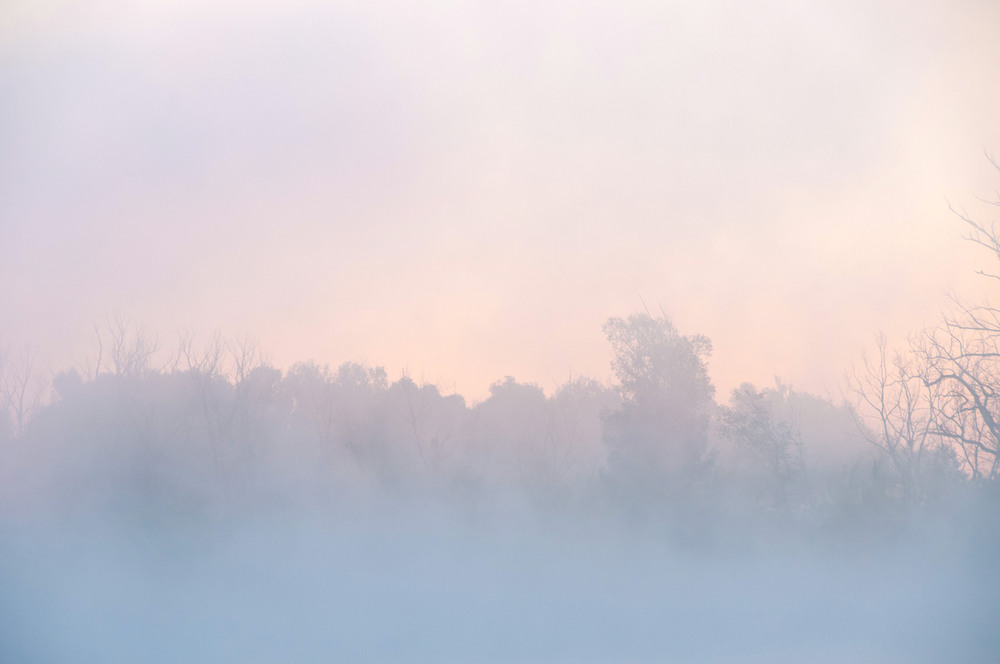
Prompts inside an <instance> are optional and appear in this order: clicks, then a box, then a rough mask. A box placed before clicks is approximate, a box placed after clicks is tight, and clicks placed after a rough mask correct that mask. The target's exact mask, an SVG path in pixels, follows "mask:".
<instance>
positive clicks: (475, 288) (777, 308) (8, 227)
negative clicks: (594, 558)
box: [0, 0, 1000, 400]
mask: <svg viewBox="0 0 1000 664" xmlns="http://www.w3.org/2000/svg"><path fill="white" fill-rule="evenodd" d="M998 25H1000V5H998V4H997V3H995V2H990V1H983V2H973V1H970V0H959V1H951V2H944V1H937V2H934V1H917V2H901V1H900V2H889V1H875V2H872V1H866V2H861V1H855V0H846V1H837V2H832V1H830V2H820V1H814V2H791V1H787V0H786V1H783V2H778V1H775V0H764V1H762V2H755V3H745V2H738V1H736V0H709V1H701V0H699V1H694V0H690V1H685V2H629V1H619V2H603V3H602V2H591V3H581V2H568V1H566V2H560V1H546V0H535V1H532V2H505V3H497V2H471V1H470V2H463V1H460V0H454V1H441V2H431V1H428V2H422V3H408V2H378V1H370V2H363V3H362V2H322V3H321V2H303V1H298V2H296V1H291V2H276V1H275V2H265V1H258V2H235V1H233V2H230V1H223V0H217V1H214V2H213V1H207V0H202V1H199V2H195V1H186V0H178V1H176V2H148V1H147V2H125V1H121V0H105V1H92V2H79V1H74V0H51V1H44V0H42V1H39V0H6V1H5V2H4V3H3V5H2V6H0V348H2V349H6V350H7V352H14V351H19V350H20V349H22V348H33V349H35V350H36V351H37V352H38V354H39V355H40V356H41V357H44V358H45V362H46V365H47V366H48V367H50V368H51V370H53V371H57V370H60V369H64V368H66V367H68V366H73V365H74V364H84V363H86V361H87V358H88V356H89V354H90V353H91V352H92V350H93V348H94V332H93V327H94V325H95V324H101V323H103V322H104V321H107V320H108V319H109V317H113V316H121V317H126V318H129V319H131V320H134V321H138V322H140V323H141V324H143V325H144V326H145V327H146V329H147V330H148V331H149V332H150V334H152V335H153V336H155V337H156V338H157V339H158V340H159V344H160V346H161V347H162V348H163V349H164V353H166V352H168V351H169V350H171V349H173V348H174V347H175V345H176V340H177V336H178V333H179V332H182V331H187V332H193V333H195V334H196V335H199V336H200V337H201V338H207V337H208V336H209V335H211V334H212V333H213V332H214V331H219V332H221V333H222V334H224V335H227V336H230V337H241V336H244V337H250V338H252V339H255V340H256V341H257V342H259V344H260V345H261V346H262V347H263V348H264V349H265V350H266V351H267V352H268V353H269V354H270V356H271V359H272V361H273V362H274V363H276V364H277V365H279V366H283V367H287V366H289V365H290V364H291V363H293V362H295V361H299V360H307V359H313V360H316V361H317V362H320V363H329V364H331V365H334V366H336V365H338V364H340V363H342V362H344V361H361V362H367V363H370V364H378V365H383V366H385V367H386V369H387V371H388V372H389V376H390V378H397V377H399V376H400V375H402V374H404V373H405V374H406V375H409V376H411V377H413V378H414V379H417V380H418V381H428V382H434V383H437V384H438V385H439V386H441V387H442V388H443V390H444V391H457V392H459V393H461V394H463V395H465V396H467V397H468V398H470V399H471V400H476V399H480V398H482V397H483V396H484V395H485V394H487V390H488V386H489V385H490V384H491V383H492V382H494V381H496V380H499V379H501V378H502V377H504V376H506V375H512V376H514V377H515V378H517V379H518V380H521V381H526V382H536V383H538V384H539V385H541V386H543V387H544V388H546V390H547V391H551V390H552V389H553V388H554V387H555V386H557V385H558V384H560V383H562V382H564V381H566V380H567V379H569V378H571V377H573V376H580V375H584V376H592V377H596V378H599V379H606V378H607V377H609V375H610V365H609V362H610V355H609V353H610V351H609V346H608V344H607V342H606V340H605V339H604V337H603V335H602V332H601V325H602V323H603V322H604V321H605V320H606V319H607V318H608V317H610V316H619V315H628V314H629V313H633V312H636V311H641V310H643V308H648V309H649V310H650V311H652V312H653V313H658V312H660V311H663V312H665V313H667V314H668V315H669V316H670V317H671V318H672V319H673V321H674V323H675V324H676V326H677V327H678V329H679V330H680V331H681V332H682V333H685V334H694V333H701V334H705V335H707V336H708V337H710V338H711V339H712V340H713V343H714V353H713V356H712V359H711V362H710V371H711V375H712V376H713V378H714V380H715V382H716V385H717V386H718V388H719V392H720V396H722V395H725V394H726V393H728V391H729V390H730V389H732V388H733V387H734V386H736V385H737V384H739V383H740V382H742V381H752V382H754V383H757V384H769V383H770V382H771V381H772V379H773V377H774V376H779V377H781V378H782V379H783V380H784V381H785V382H787V383H791V384H792V385H793V386H795V387H797V388H800V389H804V390H809V391H813V392H817V393H819V394H821V395H834V396H836V395H839V394H840V390H841V387H840V386H841V382H842V378H843V376H844V373H845V371H847V369H848V368H849V367H850V366H851V365H852V364H853V363H855V362H857V361H858V359H859V358H860V357H861V355H862V353H864V352H865V351H866V349H868V350H870V349H871V348H872V346H873V341H874V338H875V335H876V334H877V333H878V332H879V331H883V332H885V333H886V334H887V335H888V336H889V337H890V339H892V340H895V341H896V342H897V343H899V342H901V341H902V340H903V339H905V338H906V336H907V335H908V334H912V333H914V332H916V331H917V330H919V329H920V328H921V327H923V326H926V325H930V324H933V322H934V320H935V318H936V317H937V315H938V312H939V311H940V310H941V308H942V307H944V306H946V303H947V296H948V294H949V293H953V292H954V293H958V294H961V295H963V296H969V297H980V296H988V295H989V291H990V289H991V288H992V285H991V284H990V283H987V282H986V280H983V279H982V278H980V277H976V275H975V274H974V272H975V270H976V269H977V268H981V267H989V265H990V262H989V259H990V257H989V256H986V255H983V254H982V253H981V252H977V251H976V249H975V248H974V247H972V246H971V245H969V244H968V243H965V242H963V240H962V238H961V235H962V232H963V231H962V224H961V222H960V221H959V220H958V219H957V218H956V217H955V216H954V215H953V214H951V213H950V212H949V209H948V206H949V202H950V203H952V204H953V205H955V206H956V207H962V206H964V207H965V208H966V209H967V210H968V211H969V213H970V214H972V216H974V217H976V218H978V219H982V220H985V221H988V220H989V219H991V218H996V217H997V216H1000V215H997V214H996V213H997V210H996V208H991V207H990V206H987V205H985V204H984V203H982V202H981V201H980V200H978V198H977V197H990V196H993V193H992V192H994V190H996V189H998V188H1000V174H998V173H997V172H996V171H995V170H993V168H992V167H991V166H990V164H989V163H988V161H987V160H986V159H985V158H984V151H995V152H997V153H1000V123H998V122H997V118H998V117H1000V88H998V87H997V86H996V85H995V79H996V72H997V67H998V65H1000V40H998V39H997V38H996V27H997V26H998ZM991 215H992V217H991Z"/></svg>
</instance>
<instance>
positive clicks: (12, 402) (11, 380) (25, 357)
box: [0, 348, 45, 438]
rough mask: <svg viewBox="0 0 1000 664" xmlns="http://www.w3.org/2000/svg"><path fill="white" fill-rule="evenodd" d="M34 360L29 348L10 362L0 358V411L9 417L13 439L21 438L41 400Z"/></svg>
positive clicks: (40, 384)
mask: <svg viewBox="0 0 1000 664" xmlns="http://www.w3.org/2000/svg"><path fill="white" fill-rule="evenodd" d="M36 360H37V356H36V354H35V352H34V351H33V350H32V349H30V348H25V349H24V350H23V351H22V352H21V353H19V354H17V355H16V356H13V357H10V358H7V357H5V356H3V355H2V354H0V410H3V411H4V413H5V414H6V415H7V416H8V417H10V419H11V424H12V426H13V433H14V436H15V437H16V438H21V437H22V436H23V435H24V430H25V427H26V426H27V424H28V421H29V420H30V419H31V417H32V416H33V415H34V414H35V413H36V412H37V411H38V409H39V408H40V407H41V406H42V402H43V400H44V397H45V385H44V384H43V382H42V381H41V379H40V378H39V375H38V372H37V371H36V370H35V365H36Z"/></svg>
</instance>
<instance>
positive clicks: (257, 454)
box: [0, 162, 1000, 538]
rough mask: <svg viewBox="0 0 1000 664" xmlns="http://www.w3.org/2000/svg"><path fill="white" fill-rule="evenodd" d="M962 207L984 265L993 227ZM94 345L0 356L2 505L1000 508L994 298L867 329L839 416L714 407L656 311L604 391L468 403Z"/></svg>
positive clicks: (722, 513) (614, 351) (683, 339)
mask: <svg viewBox="0 0 1000 664" xmlns="http://www.w3.org/2000/svg"><path fill="white" fill-rule="evenodd" d="M994 166H997V164H996V163H995V162H994ZM997 168H998V171H1000V166H997ZM995 204H996V205H1000V200H998V201H996V202H995ZM957 216H958V217H959V218H960V219H961V221H962V222H963V223H964V225H965V228H966V229H967V231H968V233H969V234H968V236H967V238H968V239H969V240H970V241H971V242H973V243H975V244H977V245H979V246H981V247H983V248H984V249H986V250H987V251H988V252H990V254H991V256H992V257H994V258H996V259H998V260H1000V235H998V231H997V229H996V228H995V226H993V225H988V224H984V223H981V222H978V221H976V220H973V219H971V218H969V217H968V216H967V215H965V214H964V213H961V212H958V213H957ZM983 274H984V275H985V276H986V277H988V278H998V277H997V275H995V274H992V273H990V272H988V271H984V272H983ZM96 332H97V334H96V344H95V345H96V349H95V353H94V357H93V359H92V362H91V365H90V366H89V367H88V368H87V369H85V370H77V369H74V370H70V371H67V372H63V373H59V374H57V375H55V376H54V377H53V379H52V380H51V386H48V385H47V384H44V383H43V382H42V381H41V380H40V379H39V375H38V372H37V371H33V362H32V355H31V354H30V353H23V354H21V355H16V354H15V355H9V354H8V355H4V356H3V357H2V358H0V360H2V362H0V405H2V408H0V449H2V454H0V473H2V477H0V479H2V483H0V492H2V493H3V501H2V503H0V504H2V505H3V509H4V510H10V511H13V512H16V511H19V510H22V509H25V508H28V509H35V508H37V509H56V510H62V509H71V510H72V509H80V508H82V507H85V506H88V505H90V506H94V507H96V508H99V509H102V510H103V509H109V508H110V509H112V510H113V511H114V510H123V511H125V512H137V513H140V514H144V513H147V512H148V511H152V512H164V513H176V514H188V515H197V514H210V513H217V512H223V513H224V512H226V511H229V510H237V511H242V510H246V509H250V510H255V509H267V508H268V507H269V506H275V505H282V504H288V503H291V504H297V503H299V502H302V501H305V502H306V503H308V504H312V505H316V506H322V505H330V504H335V503H336V504H344V501H347V502H350V501H356V500H358V499H362V500H368V499H372V500H375V499H382V498H402V499H405V500H407V501H418V502H419V501H421V500H425V499H429V500H433V501H437V502H438V503H440V504H443V505H447V506H450V507H451V508H454V509H456V510H457V511H458V512H468V513H469V514H474V513H475V512H476V511H477V510H481V509H492V508H494V507H496V506H497V505H518V506H521V507H524V508H528V509H532V510H538V511H539V513H545V512H547V511H550V510H556V511H558V512H561V513H570V514H586V515H588V517H590V516H595V517H597V516H600V515H604V516H610V517H613V518H614V520H616V521H619V522H622V523H633V524H642V526H643V527H656V528H664V529H666V530H667V531H669V532H675V533H679V532H685V533H687V534H689V535H691V536H693V537H695V538H697V537H701V536H706V537H709V538H711V537H714V536H715V535H717V534H718V533H719V532H721V531H723V530H724V531H726V532H733V531H734V530H735V531H738V530H739V528H740V525H737V524H742V525H744V526H745V525H746V524H753V523H755V520H757V519H765V520H767V521H768V522H772V521H773V522H775V523H781V524H785V525H787V526H790V527H800V526H801V527H806V528H809V529H815V528H821V529H822V528H831V529H833V530H836V529H837V528H838V527H839V526H838V524H850V527H851V528H852V529H854V530H858V529H860V530H862V531H863V530H865V529H866V528H868V527H869V526H870V527H871V529H872V531H873V532H879V531H880V530H882V526H884V525H885V524H886V523H890V522H891V523H897V524H904V525H905V523H906V522H907V520H908V519H910V518H911V517H912V516H914V515H915V514H923V515H926V514H928V513H930V512H936V511H940V510H945V511H947V510H948V509H953V508H955V509H957V507H958V506H959V505H965V506H968V505H980V506H984V507H988V506H989V505H994V506H995V505H998V504H1000V491H998V488H997V487H998V483H997V480H998V477H1000V308H996V307H994V306H992V305H990V304H988V303H978V304H966V303H962V302H961V301H958V300H956V303H955V306H954V308H953V309H952V311H951V312H950V313H948V314H946V315H945V316H944V317H943V318H942V320H941V321H940V322H939V323H938V324H937V325H935V326H932V327H929V328H928V329H926V330H925V331H923V332H922V333H920V334H919V335H917V336H915V337H914V338H913V340H912V342H911V344H910V346H909V347H907V348H903V349H898V350H893V349H891V348H889V347H888V346H887V344H886V343H885V341H884V340H880V341H879V343H878V353H877V356H876V357H874V358H869V359H868V360H866V361H865V362H864V363H863V368H862V369H861V370H860V371H858V372H857V373H856V374H855V375H854V376H853V377H852V378H851V379H850V380H849V381H848V393H849V394H850V395H851V396H852V398H851V399H850V400H849V401H845V402H843V403H834V402H832V401H831V400H829V399H826V398H821V397H817V396H814V395H810V394H806V393H802V392H799V391H796V390H794V389H792V388H791V387H789V386H788V385H785V384H782V383H781V382H780V381H776V383H775V384H774V385H772V386H754V385H750V384H744V385H741V386H740V387H739V388H737V389H736V390H734V391H733V392H732V394H729V395H725V396H724V398H721V399H720V398H719V397H718V395H717V394H716V390H715V388H714V386H713V384H712V381H711V379H710V377H709V374H708V369H707V360H708V358H709V355H710V353H711V342H710V340H709V339H707V338H705V337H703V336H699V335H691V336H687V335H684V334H682V333H681V332H679V331H678V330H677V329H676V328H675V327H674V325H673V324H672V323H671V321H670V320H669V318H668V317H667V316H666V315H665V314H664V315H660V316H654V315H651V314H649V313H648V312H646V313H639V314H633V315H630V316H628V317H625V318H618V317H615V318H611V319H609V320H608V321H607V322H606V324H605V325H604V333H605V335H606V337H607V339H608V342H609V344H610V355H611V365H612V369H613V372H614V376H615V379H616V382H615V384H613V385H612V384H603V383H600V382H597V381H594V380H589V379H586V378H578V379H575V380H571V381H569V382H567V383H566V384H564V385H562V386H560V387H559V388H558V389H556V390H555V391H554V393H552V394H549V395H546V394H545V393H544V392H543V390H542V389H541V388H539V387H538V386H536V385H533V384H525V383H520V382H518V381H516V380H515V379H514V378H512V377H506V378H503V379H502V380H499V381H497V382H496V383H494V384H493V385H492V386H491V387H490V394H489V397H488V398H487V399H485V400H484V401H482V402H481V403H477V404H475V405H472V406H470V405H469V404H468V403H466V402H465V401H464V399H463V398H462V397H461V396H459V395H454V394H442V392H441V391H440V390H439V388H438V387H436V386H435V385H430V384H418V383H416V382H415V381H413V380H412V379H410V378H409V377H405V376H404V377H403V378H400V379H399V380H397V381H395V382H392V383H390V382H389V380H388V378H387V375H386V372H385V370H384V369H383V368H381V367H371V366H365V365H361V364H356V363H350V362H349V363H346V364H342V365H341V366H339V367H337V368H335V369H334V368H331V367H329V366H321V365H318V364H316V363H313V362H303V363H299V364H295V365H293V366H291V367H290V368H289V369H288V370H287V371H282V370H279V369H278V368H275V367H274V366H271V365H270V364H269V363H268V362H267V361H266V359H265V357H266V356H265V354H264V353H263V351H262V349H260V348H259V347H257V346H256V345H255V344H253V343H249V342H246V341H244V342H232V341H228V340H225V339H223V338H221V337H220V336H218V335H216V336H214V337H211V338H208V339H204V340H199V339H197V338H196V337H194V336H192V335H186V336H182V337H181V339H180V342H179V344H178V346H177V348H176V350H175V352H174V353H172V355H171V359H170V361H169V362H167V363H166V365H165V366H154V364H153V358H154V356H155V354H156V351H157V344H156V343H155V342H154V341H153V340H152V339H151V338H150V337H149V336H148V335H147V334H146V333H145V332H144V331H143V329H142V328H141V327H140V326H138V325H136V324H134V323H131V322H128V321H125V320H115V321H112V322H110V323H109V324H107V325H105V326H102V327H99V328H97V329H96ZM338 501H340V502H338ZM987 512H989V513H993V514H996V510H995V509H987ZM992 519H993V521H995V517H992ZM719 526H724V527H721V528H720V527H719Z"/></svg>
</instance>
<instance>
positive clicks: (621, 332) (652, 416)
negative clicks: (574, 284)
mask: <svg viewBox="0 0 1000 664" xmlns="http://www.w3.org/2000/svg"><path fill="white" fill-rule="evenodd" d="M604 332H605V334H606V335H607V338H608V341H610V342H611V349H612V354H613V359H612V367H613V369H614V372H615V375H616V376H617V378H618V383H619V389H620V390H621V395H622V400H623V403H622V406H621V409H620V410H618V411H617V412H615V413H613V414H611V415H609V416H608V417H607V418H606V420H605V427H604V440H605V443H606V444H607V447H608V471H607V476H608V479H609V480H610V484H611V488H612V491H613V492H614V494H615V496H616V497H617V499H618V500H624V501H625V502H626V504H628V505H631V506H633V507H635V508H638V509H642V508H643V507H644V506H646V505H656V504H661V503H663V501H664V500H675V501H682V500H686V499H687V498H690V497H692V496H693V495H694V493H695V492H696V491H697V490H699V488H700V487H699V484H700V483H701V482H702V481H703V479H704V470H705V469H706V465H707V451H708V424H709V418H710V415H711V412H712V410H713V408H714V402H713V400H712V398H713V395H714V393H715V388H714V387H713V385H712V382H711V380H709V377H708V368H707V365H706V360H707V358H708V356H709V354H710V352H711V343H710V342H709V340H708V339H707V338H706V337H703V336H700V335H695V336H683V335H681V334H679V333H678V332H677V330H676V329H675V328H674V326H673V324H672V323H671V322H670V320H669V319H668V318H667V317H666V316H661V317H660V318H653V317H652V316H650V315H649V314H635V315H632V316H630V317H629V318H627V319H622V318H611V319H609V320H608V321H607V323H605V325H604Z"/></svg>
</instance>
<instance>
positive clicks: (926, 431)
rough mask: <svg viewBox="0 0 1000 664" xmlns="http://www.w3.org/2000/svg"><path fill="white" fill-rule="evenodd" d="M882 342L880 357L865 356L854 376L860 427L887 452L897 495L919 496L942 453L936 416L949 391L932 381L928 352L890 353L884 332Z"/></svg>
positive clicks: (851, 385) (864, 435)
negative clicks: (931, 382)
mask: <svg viewBox="0 0 1000 664" xmlns="http://www.w3.org/2000/svg"><path fill="white" fill-rule="evenodd" d="M877 347H878V357H877V359H876V360H870V359H868V358H865V359H864V363H863V368H862V369H861V371H860V372H856V373H855V374H854V375H853V376H852V377H851V379H850V380H849V389H850V390H851V392H852V393H853V394H854V396H855V402H856V405H857V406H858V409H856V410H855V411H854V413H855V417H856V418H857V426H858V431H859V432H860V435H861V436H862V438H864V439H865V440H866V441H867V442H869V443H871V444H872V445H874V446H875V447H876V448H878V449H879V450H881V451H882V452H883V453H884V454H885V457H886V459H887V460H888V463H889V467H890V469H891V471H892V475H893V477H894V478H895V480H896V486H897V491H898V496H897V497H898V498H901V499H902V500H904V501H906V502H911V501H919V500H921V499H922V497H923V492H924V490H925V489H926V488H927V484H928V481H927V477H926V476H927V474H928V473H929V472H931V470H932V466H933V465H934V464H933V462H934V461H935V460H936V459H938V458H939V457H940V453H941V452H940V449H941V444H942V442H941V437H940V435H939V430H940V426H939V424H938V421H937V417H936V416H937V415H938V414H939V412H940V411H941V409H942V407H943V396H944V395H942V394H941V391H940V390H939V389H937V388H936V386H934V385H930V384H928V383H929V381H928V378H927V376H928V367H927V366H926V362H923V361H921V360H924V359H925V358H921V357H920V356H916V355H913V354H909V355H903V354H896V355H895V356H893V357H891V358H890V356H889V350H888V347H887V343H886V339H885V336H883V335H879V337H878V341H877ZM866 416H867V417H866Z"/></svg>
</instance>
